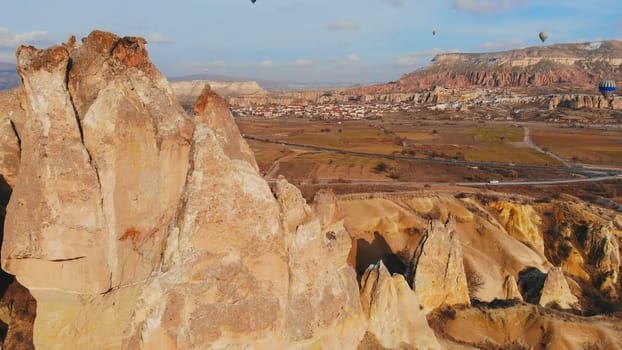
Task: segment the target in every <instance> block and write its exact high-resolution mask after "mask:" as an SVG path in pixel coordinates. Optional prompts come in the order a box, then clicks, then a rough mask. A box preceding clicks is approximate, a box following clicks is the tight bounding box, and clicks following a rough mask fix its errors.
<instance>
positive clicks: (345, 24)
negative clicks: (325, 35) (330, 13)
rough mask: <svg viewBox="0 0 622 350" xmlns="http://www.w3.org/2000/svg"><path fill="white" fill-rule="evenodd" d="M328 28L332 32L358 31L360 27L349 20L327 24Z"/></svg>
mask: <svg viewBox="0 0 622 350" xmlns="http://www.w3.org/2000/svg"><path fill="white" fill-rule="evenodd" d="M326 28H327V29H330V30H356V29H358V28H359V27H358V26H357V25H355V24H354V23H352V21H350V20H347V19H342V20H340V21H336V22H331V23H328V24H326Z"/></svg>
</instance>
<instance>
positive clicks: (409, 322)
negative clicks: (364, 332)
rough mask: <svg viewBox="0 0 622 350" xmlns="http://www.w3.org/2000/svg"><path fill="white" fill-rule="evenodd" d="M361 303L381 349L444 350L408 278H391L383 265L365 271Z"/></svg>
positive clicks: (371, 331) (370, 328) (394, 276)
mask: <svg viewBox="0 0 622 350" xmlns="http://www.w3.org/2000/svg"><path fill="white" fill-rule="evenodd" d="M361 303H362V305H363V309H364V310H365V313H366V315H367V317H368V318H369V328H368V332H369V334H370V335H371V336H372V337H373V339H374V340H375V341H376V342H377V343H378V344H380V345H381V346H383V347H385V348H388V349H396V348H398V347H399V346H400V345H402V346H403V345H411V346H414V348H415V349H440V348H441V347H440V345H439V344H438V341H437V340H436V337H435V336H434V332H432V330H431V329H430V327H429V326H428V323H427V321H426V318H425V313H424V311H423V310H422V308H421V307H420V302H419V299H418V298H417V296H416V295H415V293H413V291H412V290H411V289H410V287H409V286H408V284H407V283H406V280H405V279H404V276H402V275H400V274H394V275H393V276H391V275H390V274H389V271H388V270H387V268H386V267H385V266H384V264H383V263H382V261H380V262H378V263H377V264H376V265H371V266H370V267H369V268H368V269H367V271H365V274H364V275H363V278H362V279H361Z"/></svg>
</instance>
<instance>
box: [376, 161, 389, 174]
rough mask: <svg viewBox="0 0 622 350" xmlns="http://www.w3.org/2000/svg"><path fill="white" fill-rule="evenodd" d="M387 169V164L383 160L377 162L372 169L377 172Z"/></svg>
mask: <svg viewBox="0 0 622 350" xmlns="http://www.w3.org/2000/svg"><path fill="white" fill-rule="evenodd" d="M387 170H389V166H388V165H387V164H386V163H385V162H379V163H378V164H376V166H375V167H374V171H375V172H377V173H384V172H385V171H387Z"/></svg>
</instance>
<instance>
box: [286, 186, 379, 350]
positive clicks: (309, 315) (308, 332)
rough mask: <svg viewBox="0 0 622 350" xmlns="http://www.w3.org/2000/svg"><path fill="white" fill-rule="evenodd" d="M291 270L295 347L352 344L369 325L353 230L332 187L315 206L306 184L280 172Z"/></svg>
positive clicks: (290, 327)
mask: <svg viewBox="0 0 622 350" xmlns="http://www.w3.org/2000/svg"><path fill="white" fill-rule="evenodd" d="M276 196H277V199H278V201H279V203H280V204H281V209H282V213H283V215H282V220H283V227H284V228H285V240H286V242H287V243H286V244H287V246H288V248H289V249H288V256H289V267H290V271H292V272H293V271H295V273H292V274H290V276H289V296H288V300H289V301H288V304H287V315H286V322H285V323H286V331H287V336H288V339H289V340H290V342H291V344H292V346H293V347H295V348H307V347H310V346H312V345H313V344H315V345H316V346H321V347H322V348H324V347H325V348H335V349H337V348H339V349H345V348H352V347H353V346H354V344H358V343H359V342H360V340H361V338H362V337H363V334H364V332H365V329H366V323H367V322H366V318H365V317H364V315H363V312H362V310H361V304H360V301H359V297H358V282H357V280H356V273H355V272H354V269H353V268H352V267H351V266H350V265H348V264H347V257H348V253H349V251H350V248H351V246H352V241H351V239H350V235H349V234H348V232H347V231H346V230H345V228H344V226H343V220H342V219H341V218H340V217H339V216H338V215H336V213H337V212H338V211H339V210H338V207H337V204H336V198H335V196H334V194H332V193H331V192H324V191H321V192H318V193H317V194H316V198H315V200H314V209H312V208H311V207H310V206H309V205H307V204H306V202H305V200H304V198H303V197H302V194H301V193H300V190H299V189H298V188H296V187H295V186H293V185H292V184H290V183H288V182H287V181H286V180H285V179H284V178H279V180H277V184H276Z"/></svg>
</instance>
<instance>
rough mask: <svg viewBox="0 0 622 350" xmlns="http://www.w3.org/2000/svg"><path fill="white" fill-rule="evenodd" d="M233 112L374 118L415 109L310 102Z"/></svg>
mask: <svg viewBox="0 0 622 350" xmlns="http://www.w3.org/2000/svg"><path fill="white" fill-rule="evenodd" d="M230 108H231V112H232V113H233V115H234V116H235V117H263V118H280V117H299V118H307V119H320V120H330V119H374V118H379V117H381V116H383V115H384V114H385V113H396V112H411V111H414V110H415V105H414V104H412V103H398V104H388V103H386V104H381V103H370V104H310V105H260V106H235V105H232V106H231V107H230Z"/></svg>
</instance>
